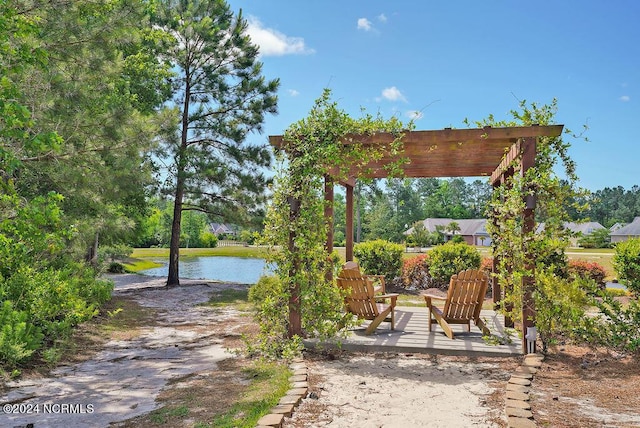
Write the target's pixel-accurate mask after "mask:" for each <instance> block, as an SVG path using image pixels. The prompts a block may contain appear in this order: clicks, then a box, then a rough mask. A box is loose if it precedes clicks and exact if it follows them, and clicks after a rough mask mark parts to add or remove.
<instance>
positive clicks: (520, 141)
mask: <svg viewBox="0 0 640 428" xmlns="http://www.w3.org/2000/svg"><path fill="white" fill-rule="evenodd" d="M562 129H563V125H550V126H538V125H532V126H520V127H506V128H493V127H484V128H477V129H449V128H446V129H443V130H430V131H407V132H405V133H404V134H403V135H402V142H403V144H404V151H403V153H401V154H399V155H392V154H388V155H387V156H383V158H382V159H380V160H378V161H375V162H370V163H368V164H367V165H363V166H361V167H359V168H355V167H354V168H351V169H350V170H349V173H348V175H349V177H348V178H347V179H346V180H344V181H343V182H341V184H342V185H344V186H345V188H346V206H347V213H346V216H347V218H346V229H347V230H346V257H347V260H353V245H354V242H353V193H354V192H353V188H354V187H355V179H357V178H384V177H387V176H388V174H389V173H388V171H387V169H386V168H385V166H387V165H390V164H392V163H394V162H397V160H398V159H400V158H406V159H407V161H408V162H407V163H406V164H404V165H402V166H401V170H402V172H403V174H404V176H405V177H407V178H429V177H433V178H436V177H488V178H489V179H490V182H491V184H492V185H493V186H494V187H497V186H499V185H500V184H501V183H504V182H505V181H506V180H507V178H508V177H509V176H513V175H514V174H516V173H520V174H522V175H523V176H524V174H525V173H526V171H527V170H528V169H529V168H531V167H533V166H534V165H535V158H536V143H537V141H538V138H540V137H558V136H560V135H561V133H562ZM397 136H398V135H397V134H391V133H386V132H381V133H376V134H373V135H347V136H345V138H344V139H343V141H342V143H343V144H345V145H347V144H355V143H358V144H362V145H365V146H367V145H372V146H373V145H387V144H390V143H392V142H393V141H394V140H395V139H396V138H397ZM269 141H270V143H271V144H272V145H273V146H275V147H282V146H283V137H282V136H280V135H276V136H270V137H269ZM330 172H331V166H328V169H327V175H326V176H325V199H326V200H327V201H329V202H330V203H329V204H328V206H327V209H326V210H325V216H326V217H327V222H328V223H329V224H332V223H333V209H332V205H333V185H334V183H333V179H332V178H331V176H330V175H329V174H330ZM534 211H535V198H531V200H527V204H526V209H525V210H524V212H523V214H522V215H523V229H524V230H523V233H527V232H530V231H532V230H533V227H534ZM332 229H333V228H332V227H330V228H329V230H330V231H331V230H332ZM330 235H331V236H329V237H328V240H327V244H326V246H327V251H332V250H333V236H332V233H331V232H330ZM528 260H530V263H531V266H529V267H530V268H531V272H533V269H532V268H533V265H534V261H533V260H532V258H531V257H529V258H528ZM498 262H499V261H498V260H496V258H495V257H494V263H498ZM534 279H535V278H534V276H533V274H532V275H531V276H529V277H525V278H524V279H523V290H524V295H523V317H522V319H523V326H522V328H523V350H524V352H526V351H527V349H526V348H527V347H526V340H525V339H524V334H525V333H526V328H527V327H530V326H533V324H534V318H535V310H534V308H533V303H532V302H533V300H532V298H531V291H532V288H533V284H534ZM492 290H493V296H494V302H497V301H498V300H499V299H500V298H501V293H502V290H500V286H499V284H497V281H495V280H494V281H492Z"/></svg>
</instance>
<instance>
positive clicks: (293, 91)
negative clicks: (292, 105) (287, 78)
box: [287, 89, 300, 97]
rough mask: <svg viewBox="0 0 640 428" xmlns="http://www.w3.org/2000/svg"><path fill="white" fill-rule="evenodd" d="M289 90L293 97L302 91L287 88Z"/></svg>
mask: <svg viewBox="0 0 640 428" xmlns="http://www.w3.org/2000/svg"><path fill="white" fill-rule="evenodd" d="M287 92H289V95H291V96H292V97H297V96H298V95H300V92H298V91H296V90H295V89H287Z"/></svg>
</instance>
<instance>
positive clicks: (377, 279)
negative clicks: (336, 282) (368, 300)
mask: <svg viewBox="0 0 640 428" xmlns="http://www.w3.org/2000/svg"><path fill="white" fill-rule="evenodd" d="M339 276H340V277H342V278H352V279H360V278H366V279H368V280H370V281H371V282H372V283H373V292H374V294H379V293H382V294H384V293H385V282H384V275H365V274H363V273H362V272H361V271H360V266H358V263H356V262H354V261H349V262H346V263H345V264H343V265H342V271H341V272H340V275H339Z"/></svg>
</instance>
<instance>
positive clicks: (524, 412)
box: [505, 354, 544, 428]
mask: <svg viewBox="0 0 640 428" xmlns="http://www.w3.org/2000/svg"><path fill="white" fill-rule="evenodd" d="M543 360H544V355H542V354H528V355H525V357H524V359H523V362H522V364H521V365H520V367H518V368H517V369H516V371H515V372H514V373H512V375H511V377H510V378H509V382H508V383H507V387H506V391H505V413H506V416H507V426H508V427H509V428H529V427H535V426H536V423H535V421H534V420H533V412H532V410H531V405H530V404H529V401H530V398H531V397H530V393H531V389H530V386H531V383H532V381H533V378H534V375H535V373H536V372H537V371H538V369H539V368H540V367H541V366H542V361H543ZM516 397H517V399H516Z"/></svg>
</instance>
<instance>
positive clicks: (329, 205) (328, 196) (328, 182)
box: [324, 175, 334, 254]
mask: <svg viewBox="0 0 640 428" xmlns="http://www.w3.org/2000/svg"><path fill="white" fill-rule="evenodd" d="M333 197H334V196H333V179H332V178H331V177H330V176H329V175H325V176H324V221H325V223H326V224H327V242H326V243H325V248H326V249H327V254H331V252H332V251H333Z"/></svg>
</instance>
